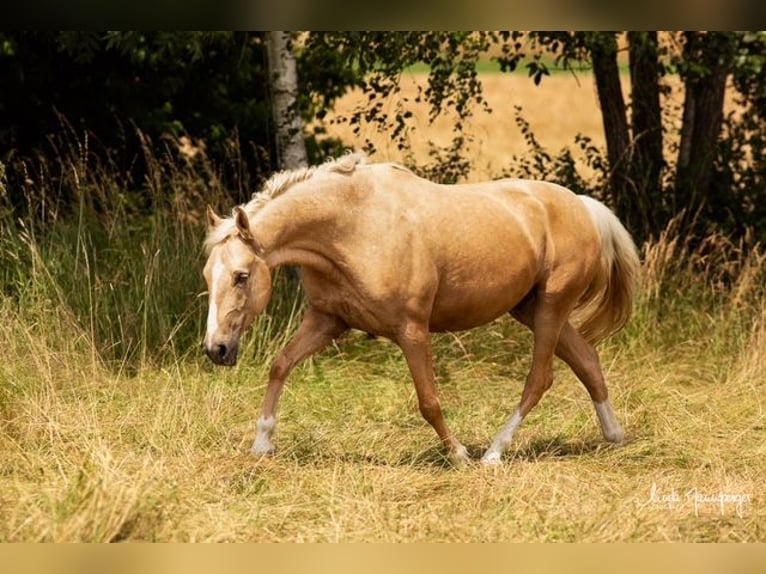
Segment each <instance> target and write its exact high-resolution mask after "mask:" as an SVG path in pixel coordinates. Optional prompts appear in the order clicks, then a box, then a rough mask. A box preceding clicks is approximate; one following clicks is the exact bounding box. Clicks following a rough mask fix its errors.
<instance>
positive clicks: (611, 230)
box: [575, 195, 641, 343]
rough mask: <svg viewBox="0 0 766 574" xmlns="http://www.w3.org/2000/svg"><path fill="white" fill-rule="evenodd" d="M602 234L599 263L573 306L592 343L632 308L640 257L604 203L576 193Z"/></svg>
mask: <svg viewBox="0 0 766 574" xmlns="http://www.w3.org/2000/svg"><path fill="white" fill-rule="evenodd" d="M579 197H580V199H581V200H582V202H583V203H584V204H585V207H586V208H587V209H588V212H589V213H590V215H591V217H592V218H593V222H594V223H595V224H596V227H597V228H598V232H599V235H600V236H601V265H600V266H599V270H598V273H597V274H596V277H595V278H594V280H593V283H591V285H590V287H588V289H587V290H586V292H585V293H584V294H583V297H582V299H581V300H580V303H579V305H578V308H577V309H576V315H575V319H576V321H577V319H579V321H577V330H578V331H580V333H581V334H582V335H583V336H584V337H585V339H587V340H588V341H589V342H591V343H597V342H598V341H600V340H602V339H604V338H606V337H608V336H610V335H612V334H614V333H616V332H617V331H619V330H620V329H622V327H624V326H625V323H627V322H628V319H630V316H631V314H632V312H633V298H634V297H635V294H636V291H637V289H638V281H639V274H640V271H641V261H640V260H639V258H638V251H637V250H636V245H635V244H634V243H633V239H632V238H631V236H630V234H629V233H628V231H627V229H625V227H624V226H623V225H622V223H620V220H619V219H617V216H616V215H615V214H614V213H612V211H611V210H610V209H609V208H608V207H607V206H606V205H604V204H603V203H601V202H599V201H597V200H595V199H593V198H591V197H587V196H584V195H581V196H579Z"/></svg>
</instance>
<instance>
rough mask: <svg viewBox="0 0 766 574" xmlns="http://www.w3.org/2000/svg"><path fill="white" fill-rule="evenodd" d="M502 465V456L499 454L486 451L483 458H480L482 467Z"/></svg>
mask: <svg viewBox="0 0 766 574" xmlns="http://www.w3.org/2000/svg"><path fill="white" fill-rule="evenodd" d="M502 463H503V460H502V456H501V455H500V453H499V452H495V451H487V452H485V453H484V456H483V457H481V464H483V465H484V466H500V465H501V464H502Z"/></svg>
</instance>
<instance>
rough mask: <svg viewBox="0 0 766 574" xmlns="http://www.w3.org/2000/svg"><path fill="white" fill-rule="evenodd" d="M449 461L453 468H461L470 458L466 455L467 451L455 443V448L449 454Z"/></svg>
mask: <svg viewBox="0 0 766 574" xmlns="http://www.w3.org/2000/svg"><path fill="white" fill-rule="evenodd" d="M448 456H449V460H450V462H451V463H452V464H454V465H455V466H461V465H462V464H463V463H466V462H469V461H470V460H471V457H470V456H469V455H468V449H467V448H465V447H464V446H463V445H462V444H461V443H457V446H456V447H455V448H454V449H452V450H451V451H450V452H449V455H448Z"/></svg>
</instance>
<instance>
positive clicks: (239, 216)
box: [234, 206, 253, 241]
mask: <svg viewBox="0 0 766 574" xmlns="http://www.w3.org/2000/svg"><path fill="white" fill-rule="evenodd" d="M234 223H236V225H237V231H238V232H239V234H240V236H241V237H242V239H244V240H245V241H250V240H252V239H253V233H252V232H251V231H250V218H249V217H248V216H247V212H245V210H244V209H242V208H241V207H239V206H237V207H235V208H234Z"/></svg>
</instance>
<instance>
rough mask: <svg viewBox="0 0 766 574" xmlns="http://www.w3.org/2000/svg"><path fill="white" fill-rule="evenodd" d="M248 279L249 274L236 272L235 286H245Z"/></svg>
mask: <svg viewBox="0 0 766 574" xmlns="http://www.w3.org/2000/svg"><path fill="white" fill-rule="evenodd" d="M248 277H250V274H249V273H245V272H244V271H235V272H234V285H244V284H245V283H247V278H248Z"/></svg>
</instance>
